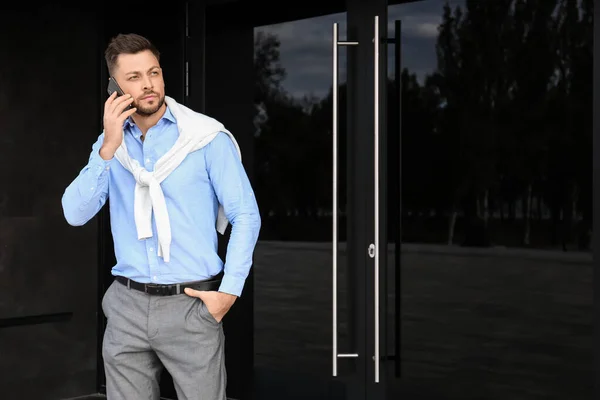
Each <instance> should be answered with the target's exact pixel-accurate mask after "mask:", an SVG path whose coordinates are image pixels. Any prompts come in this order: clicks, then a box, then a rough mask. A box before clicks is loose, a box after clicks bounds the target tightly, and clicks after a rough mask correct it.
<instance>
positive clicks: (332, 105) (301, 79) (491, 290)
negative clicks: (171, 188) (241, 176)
mask: <svg viewBox="0 0 600 400" xmlns="http://www.w3.org/2000/svg"><path fill="white" fill-rule="evenodd" d="M597 3H598V1H596V0H539V1H538V0H502V1H501V0H493V1H491V0H490V1H470V0H448V1H445V0H422V1H407V2H399V1H384V0H370V1H362V0H346V1H337V0H336V1H313V0H306V1H302V2H297V3H290V2H276V1H270V0H231V1H224V0H223V1H218V0H214V1H211V0H205V1H200V0H199V1H189V2H183V1H178V0H176V1H173V2H170V3H169V4H163V5H160V6H153V5H150V4H149V5H144V6H143V7H142V6H141V5H139V4H132V5H129V4H128V5H118V6H111V7H107V6H106V5H104V4H102V5H101V4H94V5H92V4H89V5H85V7H84V6H83V5H79V6H73V5H70V4H67V3H66V2H65V3H63V2H54V3H53V4H45V5H41V6H30V5H12V6H0V20H1V21H2V23H1V24H0V141H1V145H0V183H1V189H0V287H2V290H1V291H0V398H2V399H7V400H12V399H15V400H21V399H25V400H29V399H32V400H33V399H68V398H74V397H79V396H87V395H94V394H100V395H101V394H102V393H103V392H104V373H103V369H102V359H101V352H100V346H101V340H102V333H103V330H104V323H105V320H104V316H103V314H102V310H101V306H100V301H101V299H102V296H103V294H104V291H105V290H106V288H107V287H108V285H109V284H110V283H111V275H110V268H111V266H112V265H113V264H114V253H113V243H112V237H111V233H110V220H109V218H108V213H107V212H106V211H105V210H106V208H107V207H105V208H104V209H103V210H101V211H100V213H99V214H98V216H97V217H96V218H95V219H94V220H92V221H90V223H88V224H86V225H85V226H83V227H72V226H69V225H68V224H67V222H66V221H65V219H64V217H63V214H62V208H61V202H60V200H61V197H62V194H63V192H64V190H65V188H66V186H67V185H68V184H69V183H70V182H71V181H72V179H73V178H75V176H76V175H77V174H78V173H79V171H80V169H81V168H82V167H83V166H84V165H85V163H86V162H87V157H88V155H89V151H90V149H91V145H92V143H93V142H94V141H95V139H96V137H97V135H98V134H99V133H100V132H101V131H102V111H103V106H104V101H105V100H106V96H107V94H106V84H107V71H106V66H105V63H104V59H103V51H104V48H105V46H106V44H107V43H108V41H109V40H110V38H111V37H113V36H114V35H116V34H118V33H127V32H135V33H139V34H142V35H144V36H146V37H148V38H149V39H150V40H152V41H153V42H154V43H155V44H156V46H157V47H158V49H159V50H160V51H161V64H162V67H163V70H164V75H165V82H166V91H167V94H168V95H169V96H171V97H173V98H175V99H176V100H178V101H180V102H182V103H184V104H186V105H188V106H189V107H191V108H193V109H195V110H197V111H200V112H204V113H206V114H208V115H210V116H212V117H215V118H217V119H218V120H220V121H221V122H223V123H224V124H225V126H226V127H227V128H228V129H229V130H230V131H231V132H232V133H233V134H234V135H235V136H236V138H237V140H238V142H239V144H240V147H241V150H242V157H243V163H244V165H245V167H246V169H247V172H248V175H249V176H250V179H251V181H252V183H253V186H254V189H255V191H256V196H257V200H258V203H259V207H260V208H261V218H262V221H263V222H262V231H261V236H260V239H259V243H258V245H257V248H256V253H255V258H254V265H253V268H252V271H251V273H250V276H249V277H248V280H247V282H246V285H245V287H244V292H243V294H242V296H241V297H240V299H239V300H238V301H237V302H236V304H235V305H234V307H233V308H232V310H231V311H230V313H229V314H228V315H227V316H226V318H225V320H224V329H225V335H226V338H227V339H226V340H227V344H226V360H227V361H226V363H227V369H228V390H227V392H228V397H230V398H232V399H280V398H285V399H344V400H346V399H347V400H359V399H400V398H402V399H458V398H460V399H489V400H495V399H502V400H504V399H538V398H544V399H565V398H566V399H570V400H578V399H582V400H583V399H586V400H587V399H589V398H592V394H593V387H594V382H598V381H599V380H598V377H597V373H594V368H593V338H592V335H593V326H594V320H593V315H594V313H593V275H594V270H595V268H596V264H597V256H598V255H597V252H598V249H599V245H598V243H597V235H594V232H596V230H597V227H598V221H597V218H598V215H600V211H599V210H597V209H596V210H594V208H597V206H596V205H595V204H596V203H598V202H596V203H594V202H593V201H592V199H593V198H594V195H595V194H597V191H598V189H599V188H600V180H599V179H600V178H598V174H594V173H593V172H597V171H598V168H599V167H598V162H599V161H597V159H599V157H596V155H597V154H598V155H600V147H599V146H600V144H599V143H600V127H599V125H598V121H597V117H596V114H597V113H595V106H596V100H595V99H596V98H597V95H598V90H599V89H598V82H599V75H598V74H599V69H598V66H595V65H594V62H593V61H594V58H595V55H597V54H599V53H598V52H597V51H596V48H597V46H598V44H597V43H598V42H599V41H598V40H597V39H598V38H599V37H600V31H599V30H598V28H597V27H596V26H595V24H594V21H595V20H596V18H595V17H596V16H597V15H598V13H599V12H600V11H598V7H597V5H598V4H597ZM88 7H89V8H88ZM594 39H596V40H594ZM594 43H596V44H594ZM109 201H110V200H109ZM593 211H596V212H595V213H594V212H593ZM594 215H595V216H596V217H593V216H594ZM226 243H227V236H225V237H223V240H222V242H221V243H220V250H221V253H222V256H223V257H225V255H226ZM594 255H596V257H594ZM161 387H162V396H163V397H164V398H168V399H175V398H176V396H175V392H174V390H173V384H172V381H171V378H170V376H169V374H168V371H165V373H164V374H163V378H162V383H161Z"/></svg>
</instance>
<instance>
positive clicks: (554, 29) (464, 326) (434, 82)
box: [386, 0, 594, 400]
mask: <svg viewBox="0 0 600 400" xmlns="http://www.w3.org/2000/svg"><path fill="white" fill-rule="evenodd" d="M592 6H593V1H590V0H582V1H562V0H543V1H533V0H522V1H516V0H515V1H468V0H424V1H415V2H402V4H390V5H389V7H388V10H387V24H386V25H387V27H386V28H387V38H388V41H389V40H390V39H393V40H392V41H391V42H388V45H387V51H388V54H387V64H388V67H389V69H388V74H387V85H386V89H387V99H388V109H387V111H388V114H387V119H386V120H387V128H388V168H389V169H388V170H389V174H388V178H389V180H388V190H389V192H388V193H389V197H388V199H389V203H388V214H389V217H390V218H389V221H395V222H394V223H393V224H392V223H390V224H389V225H388V227H389V229H390V231H389V238H390V240H389V243H390V252H389V255H390V258H389V259H388V262H387V265H388V267H389V269H390V272H391V270H393V269H395V272H396V279H394V278H392V277H391V276H390V277H389V278H388V283H392V282H394V283H395V284H396V285H397V286H398V287H399V289H400V290H398V291H397V293H400V294H401V298H400V297H392V296H390V297H389V298H390V303H389V304H390V308H389V309H388V313H389V316H390V325H391V324H392V322H391V319H392V316H393V314H399V315H400V316H401V318H396V321H398V322H401V325H400V332H401V335H400V339H401V340H400V341H396V342H395V344H396V347H395V349H394V351H392V352H391V353H392V354H394V355H396V356H398V355H399V356H400V358H399V359H398V358H396V359H395V363H396V366H399V367H400V369H399V372H400V374H399V378H397V379H396V378H395V379H392V380H391V381H390V382H391V384H390V385H389V387H390V388H391V390H390V391H389V393H388V394H387V396H388V398H389V399H390V400H391V399H399V398H408V399H436V400H437V399H439V400H445V399H457V398H460V399H464V400H470V399H489V400H496V399H498V400H500V399H523V400H526V399H538V398H544V399H563V398H569V399H587V398H591V397H592V393H593V384H592V382H593V379H592V377H593V352H592V348H593V339H592V333H593V320H592V312H591V311H592V307H593V287H592V281H593V278H592V277H593V264H592V254H591V251H590V239H591V226H592V180H591V173H592V152H591V150H590V149H591V147H592V146H591V145H592V87H593V85H592V84H591V82H592V79H593V77H592V65H593V63H592V54H593V50H592V38H593V33H592V31H593V14H594V13H593V7H592ZM400 130H401V139H402V140H401V141H400V140H399V138H400ZM400 142H401V146H400ZM400 167H401V168H400ZM399 171H401V174H399ZM393 174H396V175H395V176H393ZM399 176H401V190H400V191H398V190H395V189H394V185H395V183H396V182H399V179H398V178H397V177H399ZM392 191H393V192H394V195H392ZM399 213H400V214H399ZM398 215H401V216H402V218H401V225H400V226H401V230H397V226H398V225H396V223H397V222H398ZM392 232H395V234H396V235H397V234H398V233H401V250H402V251H401V253H399V252H397V251H396V252H394V251H393V249H394V248H396V249H397V248H398V246H397V245H396V243H394V242H395V241H394V240H393V238H395V237H396V236H393V235H394V234H393V233H392ZM398 254H400V258H395V259H394V260H393V261H392V255H394V256H395V257H397V256H398ZM394 265H395V266H396V268H393V267H392V266H394ZM400 277H401V278H402V279H398V278H400ZM400 300H401V301H400ZM392 306H395V307H398V308H396V312H394V311H393V310H392ZM390 327H391V326H390ZM388 350H390V349H388ZM389 364H390V366H391V365H392V364H394V362H392V361H390V362H389ZM393 372H394V371H393V368H392V369H390V370H388V376H390V377H393V376H395V374H394V373H393Z"/></svg>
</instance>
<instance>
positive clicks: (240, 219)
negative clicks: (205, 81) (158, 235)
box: [205, 132, 261, 296]
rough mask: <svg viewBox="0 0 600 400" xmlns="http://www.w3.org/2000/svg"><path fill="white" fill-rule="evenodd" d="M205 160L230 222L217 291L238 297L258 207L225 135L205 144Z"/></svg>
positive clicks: (251, 247) (257, 221)
mask: <svg viewBox="0 0 600 400" xmlns="http://www.w3.org/2000/svg"><path fill="white" fill-rule="evenodd" d="M205 157H206V165H207V170H208V176H209V178H210V180H211V183H212V186H213V189H214V191H215V194H216V196H217V198H218V200H219V203H220V204H221V205H222V206H223V210H224V212H225V215H226V216H227V219H228V220H229V222H230V223H231V236H230V239H229V243H228V245H227V255H226V261H225V268H224V276H223V280H222V282H221V286H220V288H219V291H220V292H225V293H230V294H233V295H236V296H240V295H241V293H242V289H243V287H244V283H245V281H246V278H247V277H248V273H249V272H250V268H251V266H252V256H253V253H254V247H255V246H256V242H257V240H258V234H259V231H260V225H261V220H260V213H259V209H258V205H257V202H256V198H255V196H254V191H253V190H252V186H251V185H250V181H249V179H248V176H247V174H246V171H245V169H244V166H243V165H242V162H241V160H240V157H239V155H238V151H237V149H236V147H235V145H234V143H233V141H232V140H231V139H230V138H229V135H228V134H227V133H224V132H220V133H219V134H218V135H217V137H215V138H214V139H213V140H212V141H211V142H210V143H209V144H208V145H207V149H206V152H205Z"/></svg>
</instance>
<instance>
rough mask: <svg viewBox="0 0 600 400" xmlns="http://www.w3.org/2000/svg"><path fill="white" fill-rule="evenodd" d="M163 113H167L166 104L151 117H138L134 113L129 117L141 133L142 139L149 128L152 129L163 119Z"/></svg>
mask: <svg viewBox="0 0 600 400" xmlns="http://www.w3.org/2000/svg"><path fill="white" fill-rule="evenodd" d="M165 111H167V104H166V103H164V104H163V105H162V106H161V107H160V108H159V109H158V111H157V112H155V113H154V114H152V115H148V116H144V115H138V114H137V113H134V114H133V115H132V116H131V118H132V119H133V122H135V124H136V125H137V127H138V128H139V129H140V131H142V137H145V136H146V132H148V130H149V129H150V128H152V127H153V126H154V125H156V124H157V123H158V121H160V119H161V118H162V117H163V115H165Z"/></svg>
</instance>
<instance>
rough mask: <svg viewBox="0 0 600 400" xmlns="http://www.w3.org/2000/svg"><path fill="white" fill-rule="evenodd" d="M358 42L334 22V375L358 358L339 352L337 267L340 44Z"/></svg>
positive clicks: (349, 44) (351, 354)
mask: <svg viewBox="0 0 600 400" xmlns="http://www.w3.org/2000/svg"><path fill="white" fill-rule="evenodd" d="M357 45H358V42H349V41H340V40H339V25H338V23H337V22H336V23H334V24H333V88H332V92H333V93H332V96H333V127H332V128H333V129H332V137H333V182H332V183H333V185H332V186H333V205H332V212H333V244H332V246H333V249H332V250H333V262H332V268H333V279H332V281H333V288H332V294H333V318H332V320H333V338H332V339H333V376H337V366H338V365H337V361H338V358H356V357H358V354H357V353H350V354H339V353H338V331H337V327H338V318H337V268H338V46H357Z"/></svg>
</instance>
